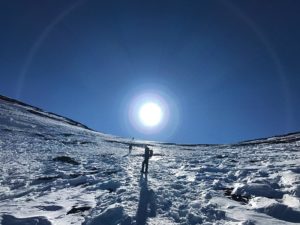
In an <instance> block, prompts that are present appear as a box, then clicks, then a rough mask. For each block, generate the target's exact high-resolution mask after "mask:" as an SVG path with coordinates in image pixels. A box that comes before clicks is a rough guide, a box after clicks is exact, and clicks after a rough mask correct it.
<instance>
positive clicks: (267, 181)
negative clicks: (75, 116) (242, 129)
mask: <svg viewBox="0 0 300 225" xmlns="http://www.w3.org/2000/svg"><path fill="white" fill-rule="evenodd" d="M0 135H1V138H0V163H1V166H0V173H1V177H0V221H1V224H2V225H27V224H29V225H31V224H35V225H48V224H56V225H68V224H84V225H115V224H122V225H133V224H136V225H145V224H159V225H168V224H240V225H252V224H297V223H298V224H300V157H299V156H300V154H299V152H300V134H299V133H294V134H290V135H285V136H278V137H273V138H268V139H261V140H254V141H247V142H242V143H239V144H234V145H176V144H171V143H169V144H164V143H155V142H147V141H135V142H134V147H133V151H132V153H131V154H128V153H129V152H128V145H129V144H130V143H131V141H130V139H126V138H119V137H114V136H110V135H105V134H101V133H98V132H95V131H92V130H90V129H88V128H87V127H86V126H84V125H82V124H80V123H77V122H75V121H73V120H69V119H66V118H64V117H61V116H58V115H55V114H51V113H47V112H43V111H42V110H40V109H38V108H35V107H32V106H29V105H26V104H24V103H21V102H18V101H15V100H12V99H9V98H6V97H3V96H0ZM144 144H148V145H149V146H150V148H151V149H153V150H154V156H153V157H152V158H151V160H150V163H149V174H148V176H147V177H145V176H141V174H140V169H141V163H142V160H143V157H142V156H143V145H144Z"/></svg>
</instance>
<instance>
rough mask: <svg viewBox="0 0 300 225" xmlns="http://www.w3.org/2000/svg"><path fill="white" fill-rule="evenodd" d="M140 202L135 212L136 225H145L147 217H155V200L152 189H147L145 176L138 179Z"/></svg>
mask: <svg viewBox="0 0 300 225" xmlns="http://www.w3.org/2000/svg"><path fill="white" fill-rule="evenodd" d="M140 187H141V191H140V200H139V205H138V209H137V212H136V224H137V225H145V224H146V221H147V218H148V217H155V216H156V198H155V193H154V191H153V190H152V189H149V188H148V179H147V174H146V175H145V177H143V174H141V177H140Z"/></svg>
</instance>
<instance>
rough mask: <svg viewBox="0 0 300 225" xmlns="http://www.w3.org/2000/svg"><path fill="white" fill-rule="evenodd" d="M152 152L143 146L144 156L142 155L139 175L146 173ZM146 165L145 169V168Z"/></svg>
mask: <svg viewBox="0 0 300 225" xmlns="http://www.w3.org/2000/svg"><path fill="white" fill-rule="evenodd" d="M152 155H153V151H152V150H150V149H149V148H148V146H147V145H146V146H145V154H144V161H143V163H142V170H141V173H148V162H149V158H150V157H152ZM145 165H146V168H145Z"/></svg>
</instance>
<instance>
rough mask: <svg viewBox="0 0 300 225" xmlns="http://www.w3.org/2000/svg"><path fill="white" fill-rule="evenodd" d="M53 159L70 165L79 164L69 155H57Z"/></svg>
mask: <svg viewBox="0 0 300 225" xmlns="http://www.w3.org/2000/svg"><path fill="white" fill-rule="evenodd" d="M53 161H57V162H64V163H69V164H72V165H79V164H80V163H79V162H77V161H75V160H74V159H72V158H71V157H69V156H58V157H55V158H54V159H53Z"/></svg>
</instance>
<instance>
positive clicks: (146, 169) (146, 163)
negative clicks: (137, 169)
mask: <svg viewBox="0 0 300 225" xmlns="http://www.w3.org/2000/svg"><path fill="white" fill-rule="evenodd" d="M148 163H149V159H144V161H143V163H142V171H141V172H142V173H148ZM145 165H146V168H145V171H144V167H145Z"/></svg>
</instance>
